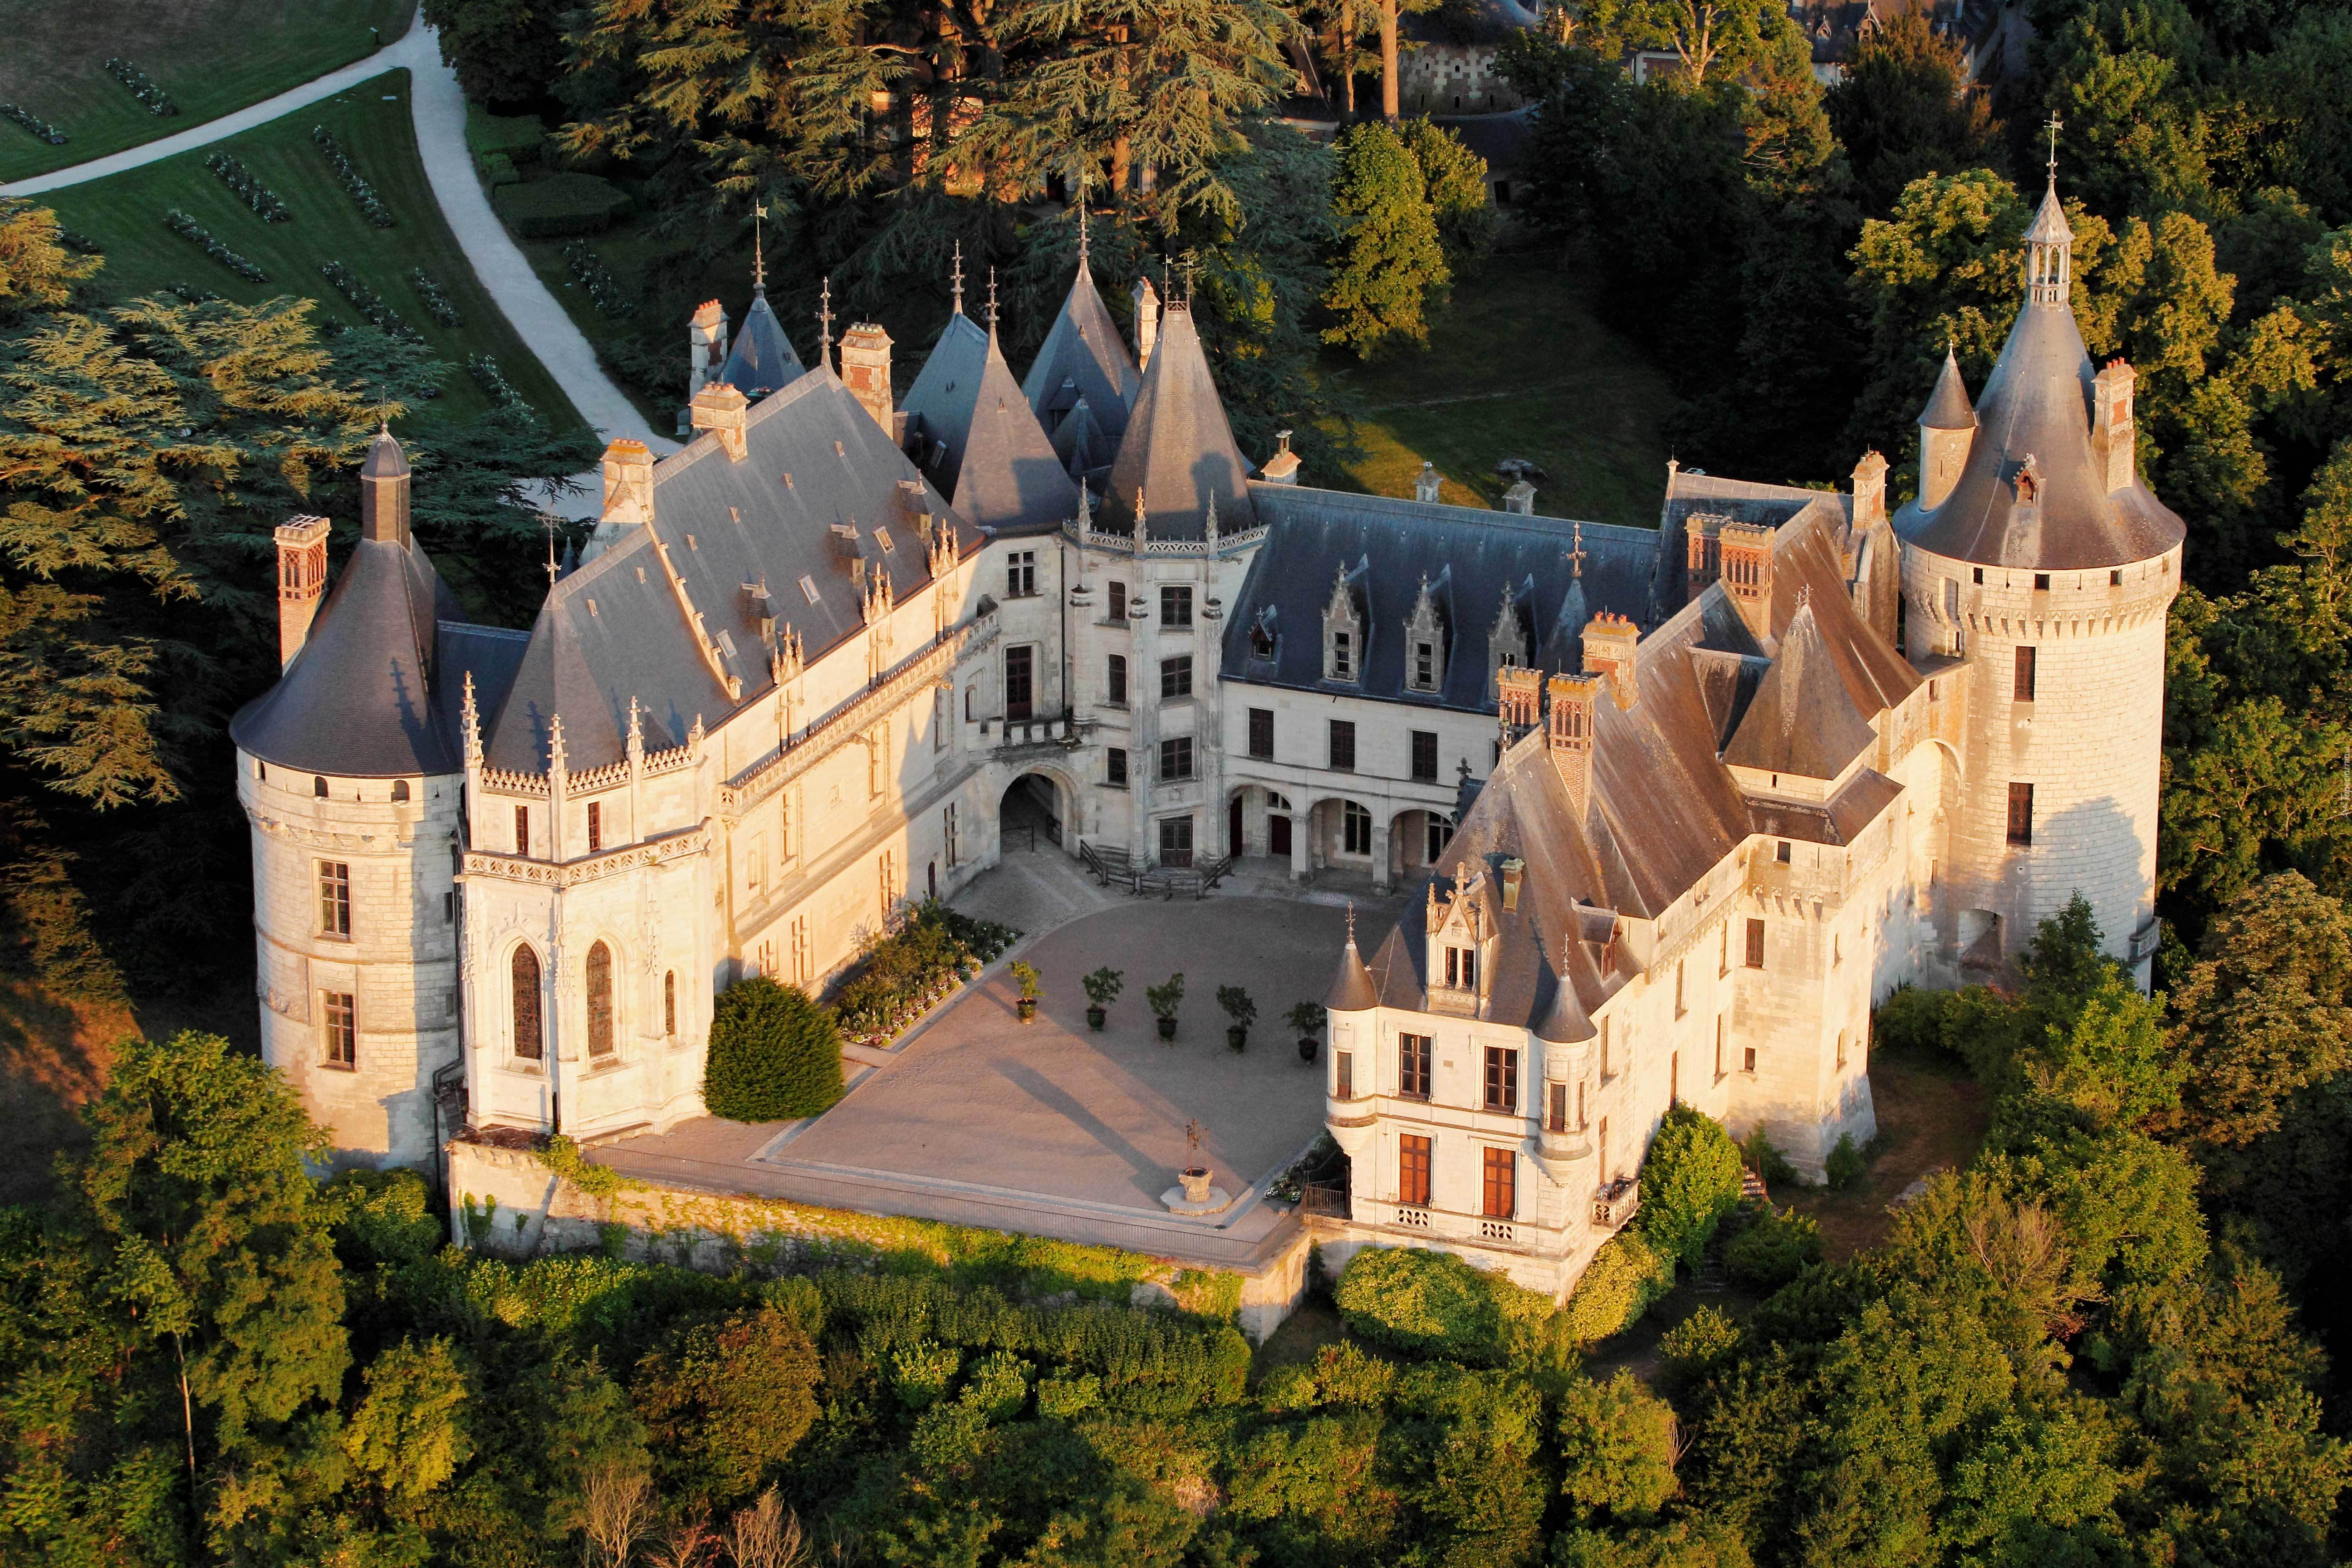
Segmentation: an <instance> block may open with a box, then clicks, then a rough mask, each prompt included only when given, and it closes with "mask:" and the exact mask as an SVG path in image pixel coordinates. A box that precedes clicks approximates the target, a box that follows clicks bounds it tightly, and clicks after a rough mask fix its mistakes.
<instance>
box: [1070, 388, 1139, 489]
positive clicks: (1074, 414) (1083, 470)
mask: <svg viewBox="0 0 2352 1568" xmlns="http://www.w3.org/2000/svg"><path fill="white" fill-rule="evenodd" d="M1123 413H1124V411H1123V410H1122V414H1123ZM1122 423H1124V421H1123V420H1122ZM1054 456H1055V457H1056V458H1060V459H1061V460H1062V471H1063V472H1064V473H1066V474H1068V475H1069V476H1070V478H1072V479H1095V478H1097V477H1101V476H1107V475H1108V474H1109V472H1110V464H1111V459H1112V458H1116V457H1118V440H1117V438H1116V437H1112V436H1110V435H1108V434H1106V433H1105V432H1104V430H1103V428H1102V426H1099V425H1097V424H1096V423H1095V405H1093V404H1092V403H1091V402H1089V401H1088V400H1087V399H1086V398H1083V397H1081V398H1079V399H1078V401H1077V402H1076V404H1075V405H1072V406H1071V408H1070V411H1069V412H1068V413H1067V414H1065V415H1064V416H1062V422H1061V423H1060V424H1059V425H1056V426H1055V427H1054Z"/></svg>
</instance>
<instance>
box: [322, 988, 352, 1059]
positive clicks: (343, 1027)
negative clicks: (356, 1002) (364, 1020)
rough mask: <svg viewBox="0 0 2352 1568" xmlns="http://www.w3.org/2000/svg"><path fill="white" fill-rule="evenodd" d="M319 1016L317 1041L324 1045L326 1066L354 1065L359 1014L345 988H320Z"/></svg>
mask: <svg viewBox="0 0 2352 1568" xmlns="http://www.w3.org/2000/svg"><path fill="white" fill-rule="evenodd" d="M319 1002H320V1009H319V1016H320V1024H321V1028H320V1043H321V1044H322V1045H323V1046H324V1047H326V1053H327V1065H328V1066H329V1067H331V1068H348V1067H357V1066H358V1065H359V1059H360V1031H359V1016H358V1013H357V1011H356V1009H354V1008H353V1007H352V994H351V993H350V992H348V991H322V992H320V994H319Z"/></svg>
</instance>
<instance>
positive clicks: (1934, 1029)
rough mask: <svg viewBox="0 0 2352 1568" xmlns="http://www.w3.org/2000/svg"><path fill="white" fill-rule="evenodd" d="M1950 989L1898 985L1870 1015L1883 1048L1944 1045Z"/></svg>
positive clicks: (1872, 1032)
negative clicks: (1925, 988)
mask: <svg viewBox="0 0 2352 1568" xmlns="http://www.w3.org/2000/svg"><path fill="white" fill-rule="evenodd" d="M1949 1000H1950V993H1949V992H1945V991H1922V990H1920V989H1919V988H1918V987H1917V986H1916V985H1912V984H1908V983H1906V984H1901V985H1898V986H1896V987H1895V990H1894V992H1893V994H1890V995H1889V996H1888V997H1887V998H1886V1000H1885V1001H1884V1002H1881V1003H1880V1004H1879V1005H1878V1010H1877V1012H1875V1013H1874V1014H1873V1015H1872V1016H1871V1020H1870V1037H1871V1039H1872V1041H1873V1042H1874V1044H1875V1046H1876V1047H1877V1048H1878V1049H1879V1050H1882V1051H1930V1050H1937V1051H1939V1050H1942V1049H1943V1048H1944V1015H1945V1013H1946V1011H1947V1010H1948V1009H1947V1007H1946V1003H1947V1002H1948V1001H1949Z"/></svg>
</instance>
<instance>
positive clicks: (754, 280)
mask: <svg viewBox="0 0 2352 1568" xmlns="http://www.w3.org/2000/svg"><path fill="white" fill-rule="evenodd" d="M767 216H768V206H767V204H766V203H765V202H762V201H761V200H760V199H759V198H758V197H757V196H754V197H752V198H751V292H752V293H754V294H765V293H766V292H767V291H768V260H767V257H766V256H765V255H764V254H763V252H762V250H761V244H760V225H761V223H763V222H765V221H766V219H767Z"/></svg>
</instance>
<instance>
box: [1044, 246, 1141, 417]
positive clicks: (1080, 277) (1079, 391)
mask: <svg viewBox="0 0 2352 1568" xmlns="http://www.w3.org/2000/svg"><path fill="white" fill-rule="evenodd" d="M1142 383H1143V378H1142V377H1141V376H1140V375H1139V374H1137V372H1136V368H1135V361H1134V360H1133V359H1132V358H1131V357H1129V354H1128V352H1127V344H1126V342H1124V341H1123V340H1121V338H1120V337H1119V335H1118V324H1117V323H1116V322H1114V321H1112V320H1111V317H1110V310H1109V308H1108V306H1106V305H1105V304H1104V303H1103V298H1102V295H1101V294H1100V293H1099V292H1098V291H1097V289H1096V288H1095V280H1094V275H1093V273H1092V272H1091V271H1090V270H1089V269H1088V268H1087V264H1086V262H1085V261H1084V260H1081V261H1080V262H1079V263H1078V274H1077V276H1076V278H1074V279H1071V281H1070V293H1069V297H1068V298H1067V299H1066V300H1063V301H1062V311H1061V314H1059V315H1057V316H1055V318H1054V324H1053V326H1052V327H1051V328H1050V329H1049V330H1048V331H1046V333H1045V344H1044V345H1043V346H1042V347H1040V348H1039V349H1038V351H1037V358H1036V360H1035V362H1034V363H1032V364H1031V365H1030V366H1029V374H1028V376H1027V377H1026V378H1025V379H1024V380H1023V382H1022V384H1021V391H1022V395H1024V397H1026V398H1027V399H1028V400H1029V406H1030V407H1031V408H1032V409H1033V410H1034V411H1035V413H1036V416H1037V418H1038V421H1039V422H1040V423H1041V424H1042V425H1044V426H1045V428H1046V429H1048V430H1050V431H1053V432H1054V433H1055V434H1056V435H1059V434H1060V431H1061V427H1062V424H1063V422H1064V421H1065V420H1066V418H1067V417H1068V416H1069V412H1070V410H1071V408H1072V407H1074V406H1075V405H1076V404H1077V403H1078V402H1079V401H1080V400H1081V399H1083V400H1084V401H1085V402H1086V403H1087V406H1088V408H1089V409H1090V411H1091V412H1092V414H1093V416H1094V422H1095V426H1096V428H1097V431H1098V432H1099V433H1100V439H1101V440H1102V441H1103V442H1104V443H1105V444H1106V445H1107V446H1108V447H1113V448H1116V447H1118V438H1119V437H1120V436H1122V435H1124V434H1125V433H1126V431H1127V412H1128V410H1129V408H1130V407H1131V406H1133V405H1134V403H1135V397H1136V394H1137V393H1138V392H1139V391H1140V390H1141V388H1142Z"/></svg>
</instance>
